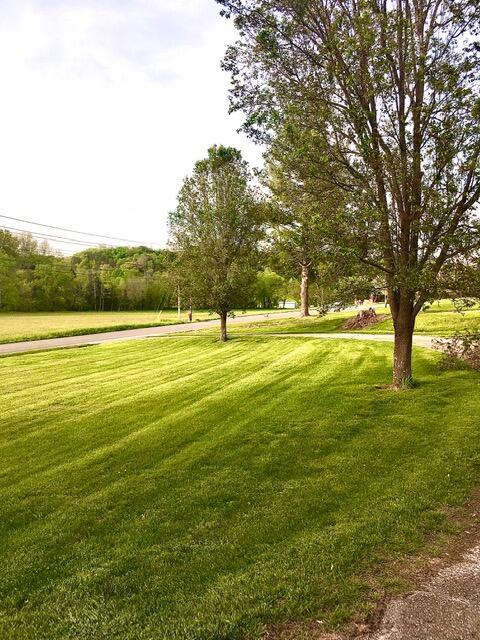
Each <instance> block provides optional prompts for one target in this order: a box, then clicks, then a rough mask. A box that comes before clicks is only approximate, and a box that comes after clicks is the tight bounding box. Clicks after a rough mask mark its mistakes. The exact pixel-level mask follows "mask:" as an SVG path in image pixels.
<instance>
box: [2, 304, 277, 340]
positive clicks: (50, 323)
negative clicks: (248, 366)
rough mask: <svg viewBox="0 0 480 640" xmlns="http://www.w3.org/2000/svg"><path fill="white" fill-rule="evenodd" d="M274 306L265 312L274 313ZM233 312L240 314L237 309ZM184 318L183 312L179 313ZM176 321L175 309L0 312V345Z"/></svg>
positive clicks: (201, 315) (198, 316)
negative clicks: (271, 309)
mask: <svg viewBox="0 0 480 640" xmlns="http://www.w3.org/2000/svg"><path fill="white" fill-rule="evenodd" d="M278 311H281V309H274V310H273V311H269V312H268V313H275V312H278ZM236 313H237V315H241V314H242V313H244V312H243V311H237V312H236ZM246 313H248V314H264V313H265V310H263V309H254V310H249V311H247V312H246ZM215 317H217V316H215V315H212V314H210V313H209V312H208V311H195V312H194V314H193V319H194V320H209V319H212V318H215ZM182 319H183V321H186V319H187V316H186V313H185V312H183V313H182ZM177 322H178V315H177V311H176V310H174V309H167V310H164V311H159V312H157V311H101V312H97V311H78V312H77V311H65V312H51V313H50V312H39V313H0V344H2V343H7V342H21V341H22V340H37V339H39V338H57V337H61V336H75V335H83V334H86V333H95V332H101V331H111V330H114V329H117V330H119V329H132V328H135V327H156V326H159V325H162V324H174V323H177Z"/></svg>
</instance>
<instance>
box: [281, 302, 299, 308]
mask: <svg viewBox="0 0 480 640" xmlns="http://www.w3.org/2000/svg"><path fill="white" fill-rule="evenodd" d="M278 308H279V309H296V308H297V303H296V302H295V300H281V301H280V302H279V304H278Z"/></svg>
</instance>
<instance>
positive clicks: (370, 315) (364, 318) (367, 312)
mask: <svg viewBox="0 0 480 640" xmlns="http://www.w3.org/2000/svg"><path fill="white" fill-rule="evenodd" d="M385 318H388V315H386V314H378V315H377V314H376V312H375V309H372V307H370V309H363V310H362V311H360V312H359V313H358V314H357V315H356V316H355V317H354V318H347V320H345V322H344V323H343V325H342V329H365V328H366V327H371V326H373V325H375V324H378V323H379V322H382V321H383V320H385Z"/></svg>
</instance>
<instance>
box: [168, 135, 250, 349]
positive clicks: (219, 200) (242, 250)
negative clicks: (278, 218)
mask: <svg viewBox="0 0 480 640" xmlns="http://www.w3.org/2000/svg"><path fill="white" fill-rule="evenodd" d="M251 184H252V183H251V176H250V172H249V169H248V166H247V164H246V163H245V162H244V161H243V160H242V157H241V154H240V152H239V151H238V150H237V149H233V148H231V147H223V146H219V147H217V146H214V147H211V148H210V149H209V150H208V157H207V158H205V159H204V160H200V161H198V162H197V163H196V164H195V168H194V170H193V173H192V175H190V176H189V177H187V178H185V180H184V183H183V186H182V188H181V190H180V193H179V195H178V205H177V209H176V211H174V212H173V213H171V214H170V233H171V244H172V247H173V248H174V249H175V250H176V251H178V252H179V253H180V255H181V260H182V262H183V265H184V267H183V273H184V274H185V271H187V272H188V279H189V287H188V289H189V295H190V296H191V297H192V299H193V301H195V299H197V300H200V301H201V302H203V303H204V304H206V305H207V306H208V307H209V308H210V309H211V311H213V312H215V313H217V314H218V315H219V316H220V321H221V329H220V340H221V341H226V340H227V316H228V314H229V313H231V312H232V310H233V309H235V308H242V307H244V308H245V306H246V305H247V304H248V302H249V299H250V297H251V289H252V285H253V283H254V281H255V278H256V274H257V267H258V241H259V240H260V237H261V232H262V224H261V220H260V207H259V203H258V198H257V195H256V193H255V191H254V189H253V188H252V186H251Z"/></svg>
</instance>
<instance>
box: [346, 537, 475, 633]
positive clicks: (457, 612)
mask: <svg viewBox="0 0 480 640" xmlns="http://www.w3.org/2000/svg"><path fill="white" fill-rule="evenodd" d="M479 639H480V547H475V548H474V549H471V550H470V551H469V552H468V553H467V554H466V555H465V556H464V557H463V559H462V560H461V562H459V563H457V564H454V565H453V566H451V567H447V568H446V569H442V570H441V571H440V572H439V574H438V575H437V576H436V577H435V578H434V579H433V580H432V581H431V582H430V583H429V584H427V585H425V587H423V588H422V589H420V590H418V591H414V592H413V593H412V594H411V595H409V596H407V597H406V598H399V599H398V600H393V601H392V602H391V603H390V604H389V605H388V606H387V609H386V611H385V615H384V617H383V621H382V623H381V626H380V628H379V629H378V631H377V632H376V633H374V634H372V635H368V636H362V638H361V640H479ZM359 640H360V638H359Z"/></svg>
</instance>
